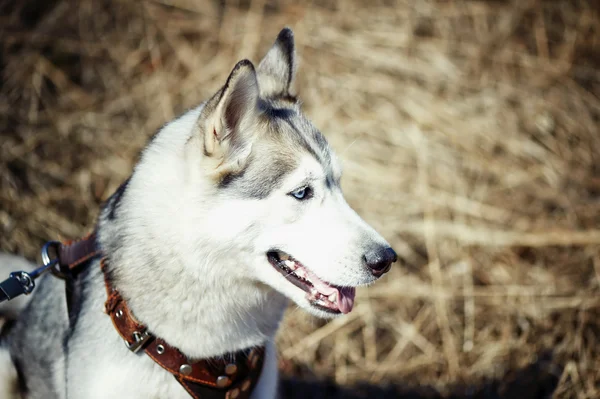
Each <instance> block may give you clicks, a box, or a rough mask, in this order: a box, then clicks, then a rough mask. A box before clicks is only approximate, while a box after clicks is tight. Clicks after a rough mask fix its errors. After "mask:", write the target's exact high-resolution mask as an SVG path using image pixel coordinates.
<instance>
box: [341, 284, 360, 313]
mask: <svg viewBox="0 0 600 399" xmlns="http://www.w3.org/2000/svg"><path fill="white" fill-rule="evenodd" d="M354 295H356V289H355V288H354V287H342V288H340V289H339V290H338V295H337V305H338V308H340V311H341V312H342V313H344V314H346V313H350V311H351V310H352V307H353V306H354Z"/></svg>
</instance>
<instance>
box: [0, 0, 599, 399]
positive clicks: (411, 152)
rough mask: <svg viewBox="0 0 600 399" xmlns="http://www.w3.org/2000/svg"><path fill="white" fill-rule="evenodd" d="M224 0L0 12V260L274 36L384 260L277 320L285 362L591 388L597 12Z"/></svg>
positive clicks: (355, 376)
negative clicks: (287, 52) (365, 276)
mask: <svg viewBox="0 0 600 399" xmlns="http://www.w3.org/2000/svg"><path fill="white" fill-rule="evenodd" d="M38 3H39V4H38ZM222 3H223V4H220V3H218V2H204V1H202V2H201V1H192V0H172V1H168V0H154V1H143V2H137V1H126V0H122V1H118V0H95V1H92V0H80V1H78V2H69V1H47V2H44V3H43V4H45V5H42V3H41V2H34V1H25V2H16V1H15V2H6V1H5V2H2V3H0V15H1V16H0V27H1V28H0V35H1V36H0V37H1V38H2V53H1V58H0V67H1V69H2V70H1V72H2V79H1V82H0V84H1V87H0V90H1V93H2V94H1V97H0V115H1V118H0V131H1V132H2V133H1V137H2V139H1V142H0V159H1V161H0V229H1V232H2V233H1V234H0V247H1V248H2V250H4V251H11V252H18V253H22V254H24V255H26V256H28V257H30V258H34V257H35V256H36V254H37V251H38V249H39V247H40V245H41V244H42V242H43V241H45V240H46V239H48V238H61V237H62V238H72V237H77V236H80V235H82V234H83V233H84V232H86V231H87V230H88V229H89V228H90V227H91V226H92V225H93V223H94V218H95V217H96V215H97V212H98V206H99V205H100V203H101V201H102V200H104V199H106V198H107V196H108V195H110V194H111V193H112V191H113V190H114V189H115V188H116V187H117V186H118V185H119V184H120V183H121V182H122V181H123V180H124V179H125V178H126V177H127V176H128V174H129V173H130V171H131V167H132V165H133V164H134V162H135V160H136V157H137V154H138V153H139V150H140V149H141V148H142V147H143V145H144V144H145V142H146V140H147V139H148V137H150V136H151V135H152V134H153V133H154V131H155V130H156V129H157V128H159V127H160V126H161V125H162V124H163V123H164V122H166V121H167V120H169V119H171V118H173V117H174V116H176V115H177V114H179V113H181V112H182V111H183V110H185V109H186V108H187V107H191V106H193V105H195V104H197V103H198V102H200V101H201V100H203V99H205V98H206V97H207V96H208V95H210V94H212V92H214V91H215V90H216V89H217V88H218V87H219V86H220V85H221V84H222V83H223V82H224V79H225V78H226V76H227V74H228V72H229V70H230V68H231V67H232V66H233V65H234V64H235V62H236V61H237V60H239V59H241V58H246V57H247V58H251V59H253V60H255V61H256V60H257V59H258V57H260V55H261V54H262V53H263V52H264V51H265V50H266V48H267V47H268V46H269V44H270V43H271V41H272V40H273V39H274V37H275V35H276V34H277V32H278V31H279V29H280V28H281V27H282V26H284V25H289V26H291V27H292V28H294V30H295V33H296V37H297V45H298V51H299V56H300V61H301V68H300V75H299V81H298V84H297V88H298V92H299V94H300V96H301V98H302V99H303V101H304V104H305V105H304V109H305V111H306V112H307V114H308V115H309V116H310V117H311V118H312V119H313V121H314V122H315V123H316V124H317V126H319V127H320V128H321V130H322V131H323V132H324V133H325V134H326V136H327V137H328V138H329V140H330V142H331V143H332V145H333V146H334V148H335V149H336V150H337V151H338V153H339V154H340V156H341V159H342V161H343V164H344V167H345V178H344V182H343V185H344V189H345V191H346V193H347V197H348V199H349V202H350V203H351V204H352V205H353V206H354V207H355V209H357V211H358V212H359V213H360V214H361V215H362V216H364V218H365V219H366V220H368V221H369V222H370V223H372V224H373V225H374V226H375V227H376V228H377V229H378V230H379V231H380V232H382V233H383V234H384V235H385V236H386V237H387V238H388V239H389V240H390V241H391V243H392V244H393V245H394V246H395V248H396V249H397V250H398V252H399V253H400V255H401V257H402V259H403V265H402V266H399V267H396V268H395V269H394V270H393V271H392V272H391V273H390V275H389V276H387V277H386V278H384V279H383V281H381V282H379V283H377V284H376V285H374V286H372V287H370V288H368V289H361V290H360V291H359V294H358V300H357V305H356V308H355V310H354V311H353V312H352V313H351V314H350V315H348V316H346V317H343V318H340V319H336V320H335V321H332V322H330V323H323V322H320V321H317V320H315V319H313V318H311V317H309V316H307V315H305V314H304V313H303V312H301V311H298V310H294V309H290V312H289V315H288V317H287V319H286V323H285V325H284V326H283V328H282V329H281V334H280V336H279V343H280V349H281V358H282V368H283V370H284V372H286V373H288V374H295V375H303V376H307V375H310V374H311V373H313V374H314V375H318V376H328V377H331V378H333V379H334V380H335V381H336V382H337V383H341V384H350V383H353V382H356V381H359V380H360V381H367V382H370V383H373V384H381V383H385V382H395V383H399V384H402V385H413V386H416V385H423V386H425V385H427V386H430V387H433V388H434V389H435V390H437V391H439V392H442V393H444V392H445V393H447V392H450V391H454V392H457V389H459V387H463V386H473V385H477V384H481V383H483V382H484V381H489V380H494V379H501V380H503V381H504V380H506V379H507V378H513V377H511V375H513V376H514V375H517V376H518V375H519V372H520V371H519V370H523V368H524V367H526V366H528V365H540V366H539V369H540V370H541V369H543V370H544V373H547V374H549V375H553V377H552V378H554V379H555V381H558V387H557V389H556V392H555V394H554V397H557V398H596V397H599V396H600V353H599V352H600V349H599V348H600V346H599V345H600V342H598V340H599V338H598V336H599V334H600V328H599V327H600V321H599V320H600V319H599V316H600V161H599V159H598V157H599V156H600V134H599V122H598V121H599V120H600V7H599V6H598V4H597V2H595V1H594V0H589V1H562V2H561V1H541V0H539V1H523V2H514V3H511V2H509V1H499V0H498V1H479V2H475V1H461V0H449V1H433V0H427V1H418V2H417V1H415V2H410V1H406V0H397V1H395V2H394V1H383V0H381V1H375V2H367V1H365V0H352V1H344V2H342V1H335V0H323V1H315V2H312V4H310V5H303V4H302V2H293V1H274V0H272V1H266V0H252V1H233V0H225V1H224V2H222ZM389 3H394V5H393V6H390V5H389ZM17 4H18V5H17ZM308 369H310V370H312V371H311V372H309V371H307V370H308ZM527 378H529V377H527ZM469 389H471V388H469ZM500 390H502V389H501V388H500ZM461 392H471V391H468V390H466V391H461ZM505 393H506V392H505ZM465 395H466V394H465ZM493 397H495V396H493ZM511 397H533V394H526V393H523V392H521V393H516V394H514V395H513V396H511Z"/></svg>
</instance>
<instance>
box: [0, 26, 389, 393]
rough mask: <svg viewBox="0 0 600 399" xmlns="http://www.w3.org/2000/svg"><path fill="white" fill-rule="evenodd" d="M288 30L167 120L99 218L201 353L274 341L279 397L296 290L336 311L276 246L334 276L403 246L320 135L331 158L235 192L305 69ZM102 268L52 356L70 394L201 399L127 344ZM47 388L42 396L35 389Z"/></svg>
mask: <svg viewBox="0 0 600 399" xmlns="http://www.w3.org/2000/svg"><path fill="white" fill-rule="evenodd" d="M285 32H286V33H285V35H287V40H288V43H287V44H285V43H283V44H282V43H281V42H280V41H281V37H280V39H278V42H276V44H275V45H274V47H273V48H272V49H271V51H269V53H268V54H267V56H266V57H265V59H264V60H263V61H262V62H261V64H260V65H259V69H258V74H257V73H255V71H254V69H253V68H252V67H251V65H250V66H248V64H244V65H242V66H241V67H239V68H238V67H236V69H235V70H234V72H233V73H232V75H231V76H230V79H229V80H228V86H226V87H225V88H224V89H223V91H222V92H221V97H220V100H219V101H218V103H217V104H216V105H215V104H214V103H213V104H211V103H210V102H208V103H204V104H202V105H200V106H199V107H197V108H195V109H193V110H191V111H189V112H187V113H186V114H184V115H183V116H181V117H180V118H178V119H176V120H174V121H172V122H170V123H169V124H167V125H166V126H165V127H163V129H162V130H161V131H160V132H159V133H158V134H157V136H156V137H155V138H154V139H153V141H152V142H151V144H150V145H149V146H148V147H147V148H146V150H145V151H144V153H143V154H142V157H141V160H140V162H139V163H138V165H137V166H136V167H135V171H134V173H133V175H132V177H131V179H130V181H129V183H128V185H127V188H126V190H125V191H124V192H123V194H122V197H121V198H119V203H118V207H117V208H116V210H115V209H112V211H113V212H116V213H117V216H118V217H117V218H116V219H113V218H110V217H108V216H107V213H108V212H109V211H110V210H111V209H109V208H110V207H107V208H106V209H105V210H104V211H103V214H102V215H101V217H100V222H99V241H100V243H101V246H102V247H103V248H105V249H106V251H107V252H108V253H110V266H111V272H112V274H113V277H114V282H115V285H116V287H117V288H118V289H119V290H120V292H121V293H122V295H123V297H124V298H125V299H126V301H127V302H128V304H129V306H130V308H131V309H132V311H133V313H134V314H135V316H136V318H138V319H139V320H141V321H143V323H144V324H146V325H147V326H149V328H150V329H151V331H152V332H153V334H155V335H157V336H159V337H162V338H164V339H165V340H166V341H167V342H169V344H171V345H173V346H175V347H177V348H179V349H180V350H181V351H182V352H183V353H184V354H186V355H187V356H188V357H190V358H207V357H213V356H220V355H222V354H224V353H230V352H235V351H237V350H241V349H245V348H248V347H252V346H259V345H266V347H267V356H266V362H265V366H264V370H263V373H262V375H261V378H260V381H259V383H258V385H257V387H256V389H255V391H254V393H253V396H252V397H253V398H274V397H275V396H276V390H277V362H276V354H275V353H276V352H275V347H274V343H273V340H274V336H275V333H276V331H277V328H278V326H279V324H280V321H281V318H282V316H283V312H284V310H285V308H286V306H287V303H288V298H290V299H292V300H293V301H294V302H295V303H297V304H298V305H299V306H301V307H302V308H304V309H306V310H308V311H309V312H312V313H313V314H315V315H317V316H321V317H330V316H331V315H329V314H327V313H325V312H323V311H322V310H319V309H317V308H315V307H314V306H312V305H311V304H310V303H309V302H308V300H307V299H306V293H305V292H304V291H302V290H301V289H299V288H297V287H296V286H294V285H292V284H291V283H290V282H289V281H288V280H286V279H285V278H284V277H283V276H282V275H281V274H280V273H279V272H278V271H276V270H275V269H274V268H273V267H272V266H271V265H270V264H269V263H268V261H267V258H266V253H267V252H268V251H270V250H272V249H273V248H277V249H278V250H281V251H285V252H286V253H289V254H292V255H293V256H294V257H295V258H296V259H299V260H301V261H302V263H303V264H304V265H306V266H307V267H308V268H310V270H311V271H312V272H314V273H315V274H316V275H318V276H319V277H320V278H322V279H323V280H325V281H328V282H330V283H332V284H336V285H338V286H352V287H354V286H358V285H364V284H369V283H371V282H373V281H374V280H375V277H374V276H373V274H371V272H370V271H369V270H368V269H367V268H366V267H365V264H364V256H363V253H364V252H365V250H366V249H367V248H368V247H369V246H371V247H372V246H373V245H377V246H386V247H389V245H388V244H387V242H386V241H385V240H384V239H383V238H382V237H381V236H380V235H379V234H377V233H376V232H375V231H374V230H373V229H372V228H371V227H369V226H368V225H367V224H366V223H365V222H364V221H363V220H362V219H361V218H360V217H359V216H358V215H357V214H356V213H355V212H354V211H353V210H352V209H351V208H350V207H349V206H348V204H347V203H346V201H345V200H344V198H343V195H342V193H341V190H340V188H339V185H337V184H333V185H331V184H329V185H328V184H326V181H327V179H331V181H339V178H340V174H341V170H340V167H339V165H338V163H337V160H336V159H335V156H334V155H333V153H331V152H330V151H329V150H328V148H324V147H323V148H316V147H315V144H314V143H312V142H310V140H308V139H307V143H308V144H306V145H307V146H313V147H315V148H316V149H314V151H327V152H328V158H327V162H326V163H324V162H323V161H319V160H318V159H317V158H316V157H315V156H313V155H311V154H309V152H306V151H302V150H301V149H299V148H289V150H290V152H289V154H291V155H290V157H293V158H294V159H293V165H294V168H293V171H292V172H291V173H289V174H287V175H286V176H285V177H284V178H283V179H282V181H281V183H280V184H279V185H278V186H277V187H275V188H273V189H272V190H271V191H270V192H269V195H268V196H266V197H263V198H254V199H253V198H247V197H244V196H240V195H234V194H232V193H231V192H227V191H224V190H223V189H221V188H219V186H218V185H216V184H215V175H218V174H219V173H224V172H223V170H224V169H227V171H231V170H235V169H236V168H241V167H243V164H244V163H245V162H249V160H248V159H249V156H250V155H249V154H250V153H252V152H253V151H255V150H256V149H257V148H258V145H259V144H256V141H257V140H259V139H258V138H256V137H253V136H252V135H253V133H252V132H253V131H255V130H260V129H261V126H262V125H261V123H260V121H259V119H258V116H256V114H260V112H259V110H258V109H257V108H256V107H257V105H256V104H257V101H259V100H258V98H259V97H262V96H264V95H265V94H268V93H273V92H275V91H281V90H282V87H283V86H285V87H284V88H285V89H286V90H287V89H289V87H288V86H289V84H290V83H291V82H292V80H293V74H294V72H295V70H296V66H295V63H294V62H291V63H290V62H289V61H290V59H291V60H293V58H291V57H290V54H292V56H293V52H289V48H288V53H286V48H285V46H286V45H287V46H289V40H291V39H290V37H291V31H285ZM282 33H283V32H282ZM280 36H281V35H280ZM284 39H285V38H284ZM285 57H287V58H285ZM284 58H285V59H284ZM286 74H288V75H286ZM211 101H212V100H211ZM207 107H212V108H210V109H209V108H207ZM232 108H234V109H232ZM289 112H290V113H291V114H292V115H293V117H294V118H298V119H299V121H298V123H297V125H299V126H305V127H306V128H307V129H314V128H313V127H312V125H309V122H308V121H307V120H305V119H304V118H303V117H302V115H301V113H300V110H299V109H298V108H294V107H293V108H291V110H290V111H289ZM232 121H234V122H232ZM232 123H236V124H237V126H235V127H233V126H231V124H232ZM234 128H235V129H237V133H236V132H235V131H233V130H234ZM231 135H234V137H233V138H229V136H231ZM235 135H237V137H235ZM234 140H235V141H234ZM282 143H283V142H282ZM271 144H273V143H271ZM288 144H289V143H288ZM281 146H283V144H281ZM290 161H291V160H290ZM255 162H256V160H255ZM265 162H267V161H266V160H265ZM215 171H216V172H215ZM306 184H310V185H311V187H312V191H313V193H314V195H313V198H312V199H311V200H310V201H305V202H303V203H301V202H299V201H297V200H296V199H294V198H292V197H290V195H288V194H289V193H290V192H291V191H293V190H295V189H297V188H298V187H300V186H302V185H306ZM109 205H110V203H109ZM112 205H113V208H114V207H116V206H117V205H116V204H112ZM92 268H93V270H92V271H91V277H90V281H93V282H94V284H88V286H87V287H86V288H85V291H84V294H85V301H83V303H82V308H81V310H80V315H79V318H78V320H80V321H81V322H78V323H77V324H76V325H75V326H74V331H73V332H72V334H71V337H70V340H69V342H68V356H67V355H66V354H65V355H64V356H65V358H60V356H59V358H57V359H56V361H55V362H54V363H53V366H52V367H53V375H54V378H55V381H54V386H55V387H56V388H55V389H56V390H58V392H56V397H57V398H67V397H69V398H103V399H104V398H110V397H114V398H131V399H135V398H140V399H141V398H144V399H146V398H174V399H177V398H182V399H183V398H188V397H189V396H188V394H187V393H186V392H185V391H184V390H183V389H182V387H181V386H180V385H179V383H177V382H176V381H175V380H174V379H173V377H172V376H171V375H170V374H169V373H167V372H165V371H164V370H163V369H161V368H160V367H159V366H157V365H156V364H155V363H154V362H153V361H152V360H151V359H150V358H149V357H147V356H134V355H132V354H131V353H129V352H128V350H127V349H126V348H125V347H124V345H123V343H122V341H121V340H120V339H119V337H118V335H117V333H116V331H115V330H114V328H113V326H112V324H111V321H110V319H109V318H108V317H107V316H106V315H104V314H103V313H102V305H103V303H104V301H105V299H106V293H105V292H104V286H103V284H101V283H99V282H101V281H102V276H101V274H100V272H99V268H98V265H97V264H96V265H93V266H92ZM44 283H48V282H46V281H44ZM48 290H49V292H47V293H46V295H57V296H60V295H61V294H60V290H61V288H60V285H59V284H56V288H49V289H48ZM84 320H85V324H84V323H83V321H84ZM2 356H6V353H4V354H2V353H1V352H0V361H1V360H2ZM5 360H6V359H5ZM0 367H3V366H0ZM5 370H8V368H6V369H5ZM4 374H7V375H6V376H4V377H3V375H2V372H1V370H0V389H6V387H8V383H4V382H2V379H4V381H8V380H10V379H12V380H13V381H14V378H13V377H14V375H13V374H12V372H11V371H4ZM0 392H2V391H0ZM3 397H6V398H8V397H10V396H8V394H6V396H3ZM37 397H42V396H39V395H38V396H35V395H33V394H32V395H31V398H37Z"/></svg>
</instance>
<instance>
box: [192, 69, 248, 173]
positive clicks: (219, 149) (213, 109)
mask: <svg viewBox="0 0 600 399" xmlns="http://www.w3.org/2000/svg"><path fill="white" fill-rule="evenodd" d="M258 96H259V91H258V81H257V78H256V72H255V70H254V65H252V63H251V62H250V61H248V60H243V61H240V62H238V63H237V65H236V66H235V67H234V68H233V70H232V71H231V74H230V75H229V77H228V78H227V83H225V86H223V88H221V90H219V91H218V92H217V93H216V94H215V95H214V96H213V97H212V98H211V99H210V100H208V102H207V103H206V105H205V106H204V109H203V110H202V112H201V115H200V117H199V118H198V128H199V130H200V134H201V136H202V145H203V150H204V155H206V156H207V157H209V158H212V159H214V160H216V161H217V163H218V165H220V167H223V168H225V169H226V168H231V167H234V165H237V164H239V163H241V162H242V161H243V158H244V156H245V155H247V154H246V152H248V151H247V150H248V149H249V148H250V147H251V141H252V137H251V136H252V132H253V131H254V128H253V127H254V126H253V125H254V124H255V123H256V120H257V116H258V114H259V108H258V98H259V97H258Z"/></svg>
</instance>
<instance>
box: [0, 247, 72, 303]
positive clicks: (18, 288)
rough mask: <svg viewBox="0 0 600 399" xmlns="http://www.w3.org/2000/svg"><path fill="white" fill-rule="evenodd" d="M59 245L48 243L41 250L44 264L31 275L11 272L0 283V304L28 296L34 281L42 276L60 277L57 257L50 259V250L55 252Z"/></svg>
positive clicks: (22, 272)
mask: <svg viewBox="0 0 600 399" xmlns="http://www.w3.org/2000/svg"><path fill="white" fill-rule="evenodd" d="M59 245H60V243H59V242H57V241H49V242H47V243H46V244H44V247H43V248H42V260H43V262H44V264H43V265H42V266H40V267H38V268H37V269H35V270H34V271H32V272H31V273H27V272H24V271H18V272H12V273H11V274H10V275H9V277H8V278H7V279H6V280H4V281H3V282H1V283H0V303H2V302H4V301H10V300H11V299H15V298H16V297H18V296H21V295H29V294H31V292H32V291H33V289H34V288H35V282H34V280H35V279H37V278H38V277H40V276H41V275H42V274H44V273H46V272H48V271H50V272H51V273H52V274H54V275H55V276H57V277H60V270H59V262H58V257H55V258H53V259H52V258H51V256H50V249H52V248H53V249H54V250H55V252H57V248H59Z"/></svg>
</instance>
